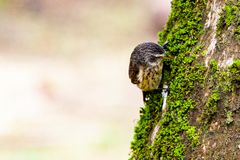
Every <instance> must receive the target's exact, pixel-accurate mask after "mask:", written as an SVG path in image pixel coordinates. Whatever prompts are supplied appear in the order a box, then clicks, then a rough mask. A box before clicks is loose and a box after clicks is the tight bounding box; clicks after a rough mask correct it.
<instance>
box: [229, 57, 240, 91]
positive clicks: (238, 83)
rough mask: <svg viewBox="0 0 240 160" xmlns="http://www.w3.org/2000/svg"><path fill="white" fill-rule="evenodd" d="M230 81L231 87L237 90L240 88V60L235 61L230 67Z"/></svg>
mask: <svg viewBox="0 0 240 160" xmlns="http://www.w3.org/2000/svg"><path fill="white" fill-rule="evenodd" d="M229 73H230V74H229V79H230V81H231V85H232V86H233V87H234V88H233V89H235V88H240V60H239V59H238V60H235V61H234V62H233V64H232V65H231V66H230V67H229Z"/></svg>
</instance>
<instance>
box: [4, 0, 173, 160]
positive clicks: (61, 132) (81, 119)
mask: <svg viewBox="0 0 240 160" xmlns="http://www.w3.org/2000/svg"><path fill="white" fill-rule="evenodd" d="M169 10H170V0H142V1H137V0H132V1H129V0H121V1H114V0H92V1H84V0H0V160H66V159H68V160H113V159H114V160H125V159H128V157H129V155H128V154H129V153H130V149H129V148H130V142H131V140H132V138H133V129H134V125H135V124H136V122H137V120H138V118H139V108H140V107H141V106H143V102H142V94H141V92H140V90H139V89H138V88H137V87H136V86H134V85H132V84H131V83H130V80H129V79H128V63H129V57H130V54H131V52H132V50H133V48H134V47H135V46H136V45H137V44H138V43H141V42H144V41H154V42H157V32H158V31H159V30H161V29H162V28H163V26H164V24H165V23H166V20H167V16H168V14H169Z"/></svg>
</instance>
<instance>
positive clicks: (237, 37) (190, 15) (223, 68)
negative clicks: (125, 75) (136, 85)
mask: <svg viewBox="0 0 240 160" xmlns="http://www.w3.org/2000/svg"><path fill="white" fill-rule="evenodd" d="M165 41H168V42H169V47H168V50H167V55H168V56H173V57H174V59H172V60H166V61H165V62H164V68H165V69H164V79H163V80H162V81H163V82H164V83H168V85H169V87H170V93H169V96H168V99H167V112H166V113H165V114H164V116H162V111H161V107H162V101H163V98H162V96H161V93H160V92H153V93H152V94H150V95H149V100H148V101H147V102H146V103H145V105H144V107H142V108H141V110H140V119H139V121H138V123H137V124H136V127H135V130H134V139H133V141H132V143H131V155H130V159H132V160H133V159H134V160H142V159H143V160H150V159H154V160H155V159H156V160H158V159H161V160H165V159H169V160H174V159H176V160H177V159H193V160H195V159H199V160H201V159H209V160H215V159H224V160H239V159H240V116H239V112H240V59H239V58H240V1H239V0H225V1H223V0H208V1H207V0H173V1H172V9H171V14H170V16H169V19H168V22H167V25H166V27H165V29H164V30H163V31H161V32H159V43H160V44H163V43H164V42H165ZM163 82H162V83H163Z"/></svg>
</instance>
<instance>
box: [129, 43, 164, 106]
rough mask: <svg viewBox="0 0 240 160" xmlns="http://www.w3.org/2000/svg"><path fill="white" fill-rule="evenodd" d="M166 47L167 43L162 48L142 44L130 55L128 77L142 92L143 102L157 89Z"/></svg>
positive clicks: (160, 78)
mask: <svg viewBox="0 0 240 160" xmlns="http://www.w3.org/2000/svg"><path fill="white" fill-rule="evenodd" d="M167 45H168V42H166V43H165V44H164V45H163V46H160V45H158V44H156V43H154V42H144V43H141V44H138V45H137V46H136V47H135V48H134V50H133V52H132V53H131V56H130V63H129V68H128V75H129V78H130V80H131V82H132V83H133V84H135V85H137V87H138V88H140V89H141V90H142V93H143V101H144V102H146V95H147V94H148V93H149V92H151V91H153V90H157V89H159V85H160V83H161V80H162V74H163V59H164V57H165V49H166V48H167Z"/></svg>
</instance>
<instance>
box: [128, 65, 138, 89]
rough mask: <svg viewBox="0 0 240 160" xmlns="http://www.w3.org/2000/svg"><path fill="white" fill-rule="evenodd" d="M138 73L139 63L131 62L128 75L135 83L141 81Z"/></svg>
mask: <svg viewBox="0 0 240 160" xmlns="http://www.w3.org/2000/svg"><path fill="white" fill-rule="evenodd" d="M138 74H139V65H136V64H134V63H133V62H130V64H129V69H128V76H129V78H130V79H131V82H132V83H133V84H138V83H139V78H138Z"/></svg>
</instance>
